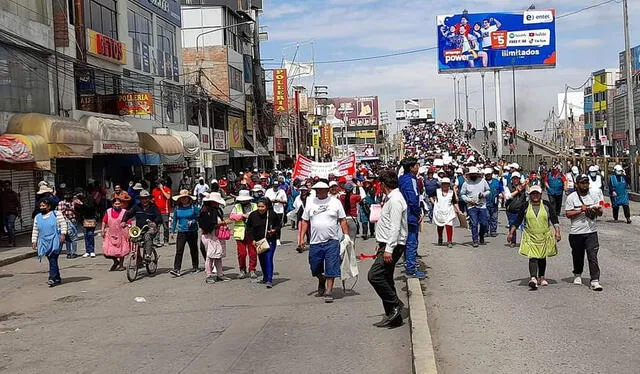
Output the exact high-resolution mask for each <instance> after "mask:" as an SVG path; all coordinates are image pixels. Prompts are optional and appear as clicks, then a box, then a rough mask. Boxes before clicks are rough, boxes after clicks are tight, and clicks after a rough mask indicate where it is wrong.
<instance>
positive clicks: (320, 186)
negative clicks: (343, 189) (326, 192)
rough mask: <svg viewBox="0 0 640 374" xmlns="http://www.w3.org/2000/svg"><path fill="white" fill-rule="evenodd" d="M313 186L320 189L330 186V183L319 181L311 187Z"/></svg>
mask: <svg viewBox="0 0 640 374" xmlns="http://www.w3.org/2000/svg"><path fill="white" fill-rule="evenodd" d="M337 185H338V184H337V183H336V186H337ZM311 188H313V189H314V190H316V189H320V188H329V185H328V184H326V183H324V182H318V183H316V184H314V185H313V187H311Z"/></svg>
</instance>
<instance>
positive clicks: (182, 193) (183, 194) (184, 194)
mask: <svg viewBox="0 0 640 374" xmlns="http://www.w3.org/2000/svg"><path fill="white" fill-rule="evenodd" d="M183 197H189V198H191V200H195V199H196V197H195V196H191V195H189V190H180V193H179V194H178V195H176V196H173V197H172V199H173V201H178V200H180V199H182V198H183Z"/></svg>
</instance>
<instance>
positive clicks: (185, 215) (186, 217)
mask: <svg viewBox="0 0 640 374" xmlns="http://www.w3.org/2000/svg"><path fill="white" fill-rule="evenodd" d="M172 199H173V201H176V202H177V203H178V205H177V206H176V208H175V209H174V210H173V215H172V222H171V236H172V237H174V236H175V233H176V231H177V232H178V237H177V238H176V256H175V259H174V261H173V270H171V271H170V272H169V273H170V274H171V275H173V276H175V277H179V276H181V275H182V273H181V268H182V256H183V255H184V247H185V245H186V244H189V252H190V254H191V265H192V266H193V272H194V273H195V272H198V262H199V259H198V216H199V215H200V208H199V207H198V206H197V205H195V204H194V200H195V199H196V198H195V196H191V195H189V190H181V191H180V194H178V195H176V196H173V197H172Z"/></svg>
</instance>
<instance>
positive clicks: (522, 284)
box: [507, 278, 573, 287]
mask: <svg viewBox="0 0 640 374" xmlns="http://www.w3.org/2000/svg"><path fill="white" fill-rule="evenodd" d="M545 279H546V280H547V282H549V284H558V281H557V280H555V279H549V278H545ZM530 280H531V278H522V279H512V280H509V281H507V283H515V282H518V286H520V287H529V281H530ZM563 280H564V279H563ZM569 283H573V278H571V282H569Z"/></svg>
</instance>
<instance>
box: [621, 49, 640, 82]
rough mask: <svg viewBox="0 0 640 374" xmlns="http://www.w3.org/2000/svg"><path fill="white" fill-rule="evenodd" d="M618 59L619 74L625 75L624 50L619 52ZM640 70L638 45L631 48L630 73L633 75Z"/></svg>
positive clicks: (625, 61)
mask: <svg viewBox="0 0 640 374" xmlns="http://www.w3.org/2000/svg"><path fill="white" fill-rule="evenodd" d="M618 59H619V60H620V76H621V77H623V78H624V77H625V74H626V71H627V58H626V54H625V52H624V51H622V52H620V54H619V57H618ZM638 72H640V45H637V46H635V47H633V48H631V74H633V75H635V74H638Z"/></svg>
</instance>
